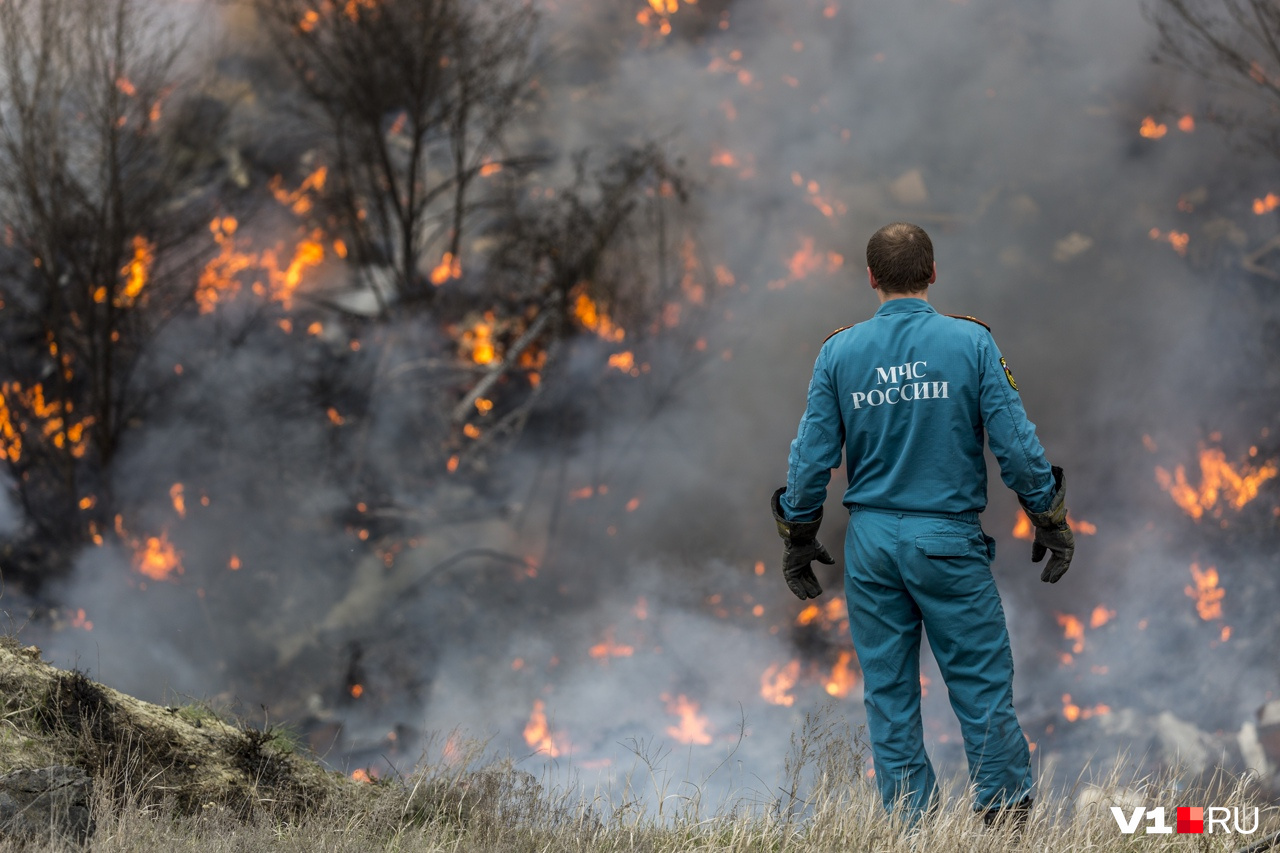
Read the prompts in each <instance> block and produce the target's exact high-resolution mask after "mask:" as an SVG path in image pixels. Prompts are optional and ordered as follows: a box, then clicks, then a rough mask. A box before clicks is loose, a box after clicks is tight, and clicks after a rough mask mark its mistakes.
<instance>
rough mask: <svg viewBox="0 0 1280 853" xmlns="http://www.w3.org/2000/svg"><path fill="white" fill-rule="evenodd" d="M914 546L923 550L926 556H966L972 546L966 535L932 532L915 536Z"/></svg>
mask: <svg viewBox="0 0 1280 853" xmlns="http://www.w3.org/2000/svg"><path fill="white" fill-rule="evenodd" d="M916 547H917V548H919V549H920V550H921V551H923V552H924V554H925V556H926V557H966V556H968V555H969V551H970V549H971V548H972V547H973V546H972V545H970V544H969V538H968V537H967V536H949V535H946V534H933V535H931V536H917V537H916Z"/></svg>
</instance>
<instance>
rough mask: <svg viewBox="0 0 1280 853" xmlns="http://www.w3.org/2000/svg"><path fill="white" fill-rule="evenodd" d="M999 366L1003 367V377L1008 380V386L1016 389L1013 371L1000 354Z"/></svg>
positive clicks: (1016, 384)
mask: <svg viewBox="0 0 1280 853" xmlns="http://www.w3.org/2000/svg"><path fill="white" fill-rule="evenodd" d="M1000 366H1001V367H1003V368H1004V378H1005V379H1008V380H1009V387H1010V388H1012V389H1013V390H1015V391H1017V390H1018V383H1017V382H1014V381H1013V371H1012V370H1010V369H1009V362H1007V361H1005V360H1004V356H1000Z"/></svg>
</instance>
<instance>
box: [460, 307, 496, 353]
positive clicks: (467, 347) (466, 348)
mask: <svg viewBox="0 0 1280 853" xmlns="http://www.w3.org/2000/svg"><path fill="white" fill-rule="evenodd" d="M458 350H459V353H460V354H461V355H462V356H463V357H464V358H469V359H471V361H473V362H475V363H476V364H493V363H494V362H496V361H498V350H497V348H496V347H495V346H494V340H493V312H492V311H486V312H485V315H484V319H483V320H477V321H476V323H475V325H473V326H471V328H469V329H464V330H463V331H462V335H461V337H459V339H458Z"/></svg>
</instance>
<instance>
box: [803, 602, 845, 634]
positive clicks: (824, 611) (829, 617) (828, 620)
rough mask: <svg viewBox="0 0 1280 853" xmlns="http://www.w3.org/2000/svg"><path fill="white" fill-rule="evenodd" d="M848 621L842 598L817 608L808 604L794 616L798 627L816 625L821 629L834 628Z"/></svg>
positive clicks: (815, 605)
mask: <svg viewBox="0 0 1280 853" xmlns="http://www.w3.org/2000/svg"><path fill="white" fill-rule="evenodd" d="M848 621H849V610H848V606H847V605H846V604H845V600H844V598H843V597H839V598H832V599H830V600H828V601H827V603H826V604H824V605H822V606H821V607H819V606H818V605H817V604H810V605H808V606H807V607H805V608H804V609H803V610H801V611H800V613H799V614H798V615H797V616H796V624H797V625H800V626H802V627H803V626H805V625H813V624H816V625H818V626H819V627H821V628H836V627H840V626H842V625H843V624H845V623H847V622H848Z"/></svg>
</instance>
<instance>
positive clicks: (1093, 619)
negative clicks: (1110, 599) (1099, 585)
mask: <svg viewBox="0 0 1280 853" xmlns="http://www.w3.org/2000/svg"><path fill="white" fill-rule="evenodd" d="M1114 618H1116V612H1115V611H1114V610H1108V609H1107V608H1106V607H1104V606H1103V605H1101V604H1099V605H1098V606H1097V607H1095V608H1093V612H1092V613H1090V614H1089V627H1090V628H1101V627H1102V626H1103V625H1105V624H1107V623H1108V622H1110V621H1111V620H1112V619H1114Z"/></svg>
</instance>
